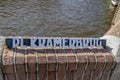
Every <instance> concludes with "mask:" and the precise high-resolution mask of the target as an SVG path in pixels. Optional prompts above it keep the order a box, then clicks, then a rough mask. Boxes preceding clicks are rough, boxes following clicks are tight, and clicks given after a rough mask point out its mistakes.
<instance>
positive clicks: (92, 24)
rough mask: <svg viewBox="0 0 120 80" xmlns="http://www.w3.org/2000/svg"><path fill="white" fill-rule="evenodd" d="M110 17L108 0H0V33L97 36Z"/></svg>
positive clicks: (111, 14)
mask: <svg viewBox="0 0 120 80" xmlns="http://www.w3.org/2000/svg"><path fill="white" fill-rule="evenodd" d="M112 16H113V12H112V10H111V9H110V0H0V35H2V36H40V37H66V36H67V37H100V36H102V35H103V34H105V32H106V31H108V29H109V28H110V25H111V20H112Z"/></svg>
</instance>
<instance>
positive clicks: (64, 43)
mask: <svg viewBox="0 0 120 80" xmlns="http://www.w3.org/2000/svg"><path fill="white" fill-rule="evenodd" d="M105 44H106V41H105V40H103V39H100V38H68V37H29V38H24V37H14V38H7V39H6V45H7V46H8V47H12V48H16V47H18V46H19V47H21V48H26V47H27V46H29V47H31V48H47V47H51V48H56V47H60V48H88V47H102V46H105Z"/></svg>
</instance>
